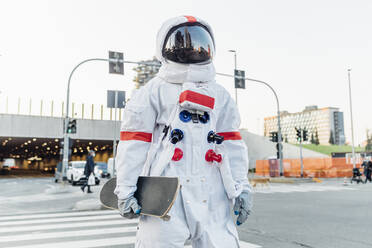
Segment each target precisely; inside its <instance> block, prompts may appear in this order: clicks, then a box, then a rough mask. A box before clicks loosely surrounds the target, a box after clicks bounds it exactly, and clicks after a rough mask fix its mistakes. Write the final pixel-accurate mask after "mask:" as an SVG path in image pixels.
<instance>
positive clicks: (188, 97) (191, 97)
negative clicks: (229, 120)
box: [180, 90, 214, 109]
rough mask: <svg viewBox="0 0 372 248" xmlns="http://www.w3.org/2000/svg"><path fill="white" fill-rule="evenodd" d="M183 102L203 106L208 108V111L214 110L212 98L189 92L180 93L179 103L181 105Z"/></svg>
mask: <svg viewBox="0 0 372 248" xmlns="http://www.w3.org/2000/svg"><path fill="white" fill-rule="evenodd" d="M184 101H189V102H193V103H196V104H199V105H203V106H205V107H208V108H210V109H213V108H214V98H213V97H210V96H207V95H203V94H200V93H197V92H194V91H191V90H186V91H184V92H182V93H181V95H180V103H183V102H184Z"/></svg>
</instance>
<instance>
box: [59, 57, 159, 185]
mask: <svg viewBox="0 0 372 248" xmlns="http://www.w3.org/2000/svg"><path fill="white" fill-rule="evenodd" d="M90 61H105V62H114V63H127V64H146V65H153V66H159V64H155V63H147V62H134V61H124V60H120V59H103V58H91V59H86V60H83V61H81V62H80V63H79V64H77V65H76V66H75V67H74V69H73V70H72V71H71V73H70V76H69V78H68V83H67V96H66V98H67V99H66V114H65V118H64V120H65V123H64V129H63V159H62V180H66V179H67V178H66V169H67V166H68V152H69V151H68V150H69V144H68V143H69V139H68V138H69V135H68V133H67V127H68V123H69V107H70V85H71V78H72V75H73V74H74V72H75V71H76V69H77V68H79V67H80V66H81V65H82V64H85V63H87V62H90Z"/></svg>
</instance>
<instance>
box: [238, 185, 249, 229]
mask: <svg viewBox="0 0 372 248" xmlns="http://www.w3.org/2000/svg"><path fill="white" fill-rule="evenodd" d="M251 211H252V193H250V192H247V191H243V192H242V193H241V194H240V195H239V196H238V197H236V198H235V205H234V214H235V215H239V216H238V219H237V220H236V224H237V225H238V226H240V225H241V224H243V223H244V222H245V221H246V220H247V218H248V215H250V214H251Z"/></svg>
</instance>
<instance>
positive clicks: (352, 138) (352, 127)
mask: <svg viewBox="0 0 372 248" xmlns="http://www.w3.org/2000/svg"><path fill="white" fill-rule="evenodd" d="M350 72H351V69H347V76H348V80H349V102H350V121H351V142H352V144H351V145H352V147H351V149H352V153H353V168H355V167H356V163H355V148H354V124H353V106H352V102H351V80H350Z"/></svg>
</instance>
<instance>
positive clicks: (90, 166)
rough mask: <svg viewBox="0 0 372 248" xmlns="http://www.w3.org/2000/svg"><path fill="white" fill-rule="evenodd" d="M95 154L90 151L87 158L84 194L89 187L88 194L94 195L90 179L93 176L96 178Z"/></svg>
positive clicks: (82, 187)
mask: <svg viewBox="0 0 372 248" xmlns="http://www.w3.org/2000/svg"><path fill="white" fill-rule="evenodd" d="M95 155H96V154H95V152H94V151H93V150H90V151H89V154H88V156H87V162H86V163H85V168H84V175H85V177H86V178H87V180H86V181H85V182H84V185H83V186H81V190H82V191H83V192H84V189H85V187H87V186H88V191H87V192H88V193H93V192H92V191H91V190H90V183H89V177H90V176H91V175H93V176H94V157H95Z"/></svg>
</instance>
